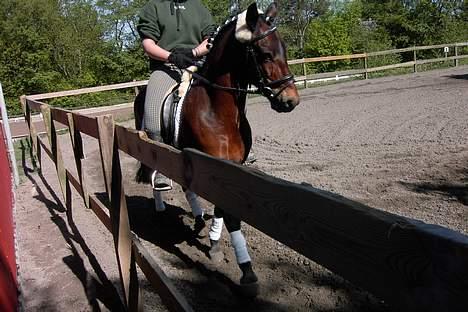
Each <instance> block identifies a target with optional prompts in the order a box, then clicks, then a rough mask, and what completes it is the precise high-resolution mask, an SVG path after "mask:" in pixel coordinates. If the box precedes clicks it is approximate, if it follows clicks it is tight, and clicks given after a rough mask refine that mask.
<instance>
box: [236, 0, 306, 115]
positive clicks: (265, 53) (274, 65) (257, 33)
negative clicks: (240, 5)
mask: <svg viewBox="0 0 468 312" xmlns="http://www.w3.org/2000/svg"><path fill="white" fill-rule="evenodd" d="M277 14H278V8H277V6H276V3H272V4H270V6H269V7H268V9H267V10H266V12H265V13H261V12H259V11H258V9H257V5H256V4H255V3H253V4H251V5H250V6H249V7H248V9H247V10H246V11H245V12H243V13H241V14H240V15H239V18H238V20H237V25H236V33H235V37H236V39H237V40H238V41H239V42H241V43H242V44H244V45H246V48H247V52H248V56H247V57H248V63H249V64H248V68H249V70H251V73H250V76H251V83H252V84H253V85H255V86H256V87H257V88H258V89H259V91H260V92H261V93H262V94H263V95H264V96H265V97H267V98H268V99H269V101H270V104H271V107H272V108H273V109H274V110H275V111H277V112H290V111H292V110H293V109H294V108H295V107H296V106H297V105H298V104H299V95H298V92H297V88H296V86H295V85H294V76H293V75H292V74H291V72H290V70H289V67H288V63H287V59H286V48H285V44H284V42H283V41H282V40H281V37H280V35H279V33H278V32H277V31H276V26H275V19H276V16H277Z"/></svg>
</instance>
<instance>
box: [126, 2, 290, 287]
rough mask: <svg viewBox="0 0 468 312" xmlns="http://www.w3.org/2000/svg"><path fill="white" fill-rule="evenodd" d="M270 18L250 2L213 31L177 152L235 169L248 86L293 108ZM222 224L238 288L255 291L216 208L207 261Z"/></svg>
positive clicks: (227, 219) (245, 133) (244, 143)
mask: <svg viewBox="0 0 468 312" xmlns="http://www.w3.org/2000/svg"><path fill="white" fill-rule="evenodd" d="M276 15H277V7H276V4H272V5H270V6H269V8H268V9H267V11H266V12H265V13H260V12H259V11H258V9H257V6H256V5H255V3H254V4H252V5H250V6H249V8H248V9H247V10H246V11H244V12H243V13H241V14H239V15H238V16H236V17H234V18H232V19H231V20H229V21H227V22H226V23H225V24H224V26H222V27H220V28H218V31H217V33H216V34H214V36H213V38H212V48H211V50H210V52H209V54H208V55H207V56H206V61H205V62H204V64H203V66H202V67H201V68H200V70H199V71H198V72H197V73H195V74H194V75H193V78H194V79H193V82H192V85H191V88H190V89H189V90H188V91H187V94H186V96H185V103H184V106H183V108H182V112H181V121H180V122H181V124H180V137H179V140H178V147H179V148H186V147H191V148H196V149H199V150H201V151H203V152H205V153H207V154H210V155H212V156H215V157H219V158H222V159H226V160H230V161H233V162H235V163H239V164H241V163H243V162H244V161H245V159H246V158H247V155H248V154H249V151H250V148H251V145H252V134H251V129H250V125H249V122H248V120H247V117H246V110H245V103H246V96H247V93H249V92H250V91H249V89H248V85H254V86H256V87H257V91H256V93H259V94H262V95H264V96H265V97H267V98H268V99H269V101H270V104H271V107H272V109H274V110H275V111H277V112H290V111H291V110H293V109H294V107H295V106H296V105H298V104H299V96H298V92H297V89H296V87H295V85H294V83H293V82H294V78H293V75H291V74H290V71H289V68H288V65H287V61H286V50H285V46H284V43H283V41H282V40H281V38H280V36H279V34H278V32H277V31H276V27H275V26H274V23H273V22H274V19H275V17H276ZM143 98H144V97H143ZM137 102H139V103H137ZM135 113H136V123H137V124H136V125H137V128H139V127H140V125H141V120H142V115H143V105H142V103H141V101H136V102H135ZM186 194H187V199H188V200H189V202H190V204H191V205H193V204H195V205H196V203H194V202H195V200H194V194H193V193H192V194H191V193H190V192H187V193H186ZM160 202H161V203H162V200H161V201H160ZM192 209H193V206H192ZM223 221H224V224H225V225H226V227H227V229H228V232H229V233H230V234H231V242H232V245H233V247H234V251H235V254H236V257H237V262H238V264H239V266H240V268H241V270H242V277H241V280H240V284H241V285H242V286H248V285H255V286H256V282H257V277H256V276H255V273H254V272H253V270H252V267H251V262H250V257H249V255H248V252H247V247H246V243H245V239H244V237H243V236H242V233H241V232H240V227H241V226H240V223H241V222H240V220H239V219H237V218H236V217H234V216H232V215H230V214H228V213H227V212H225V211H224V210H223V209H222V207H215V211H214V218H213V221H212V225H211V228H210V232H209V236H210V241H211V250H210V256H211V257H212V258H213V259H217V260H219V259H220V257H222V252H221V249H220V246H219V245H218V240H219V239H220V235H221V229H222V226H223Z"/></svg>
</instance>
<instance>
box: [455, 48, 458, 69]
mask: <svg viewBox="0 0 468 312" xmlns="http://www.w3.org/2000/svg"><path fill="white" fill-rule="evenodd" d="M455 57H458V46H457V45H455ZM455 67H458V59H457V58H456V59H455Z"/></svg>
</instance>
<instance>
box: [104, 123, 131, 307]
mask: <svg viewBox="0 0 468 312" xmlns="http://www.w3.org/2000/svg"><path fill="white" fill-rule="evenodd" d="M96 121H97V126H98V133H99V147H100V150H101V161H102V169H103V173H104V179H105V185H106V190H107V194H108V199H109V200H110V218H111V224H112V235H113V237H114V245H115V250H116V256H117V263H118V265H119V274H120V281H121V285H122V291H123V293H124V299H125V300H124V302H125V304H126V306H127V308H128V309H129V310H130V311H138V310H139V309H140V304H139V286H138V277H137V275H136V274H137V271H136V263H135V256H134V254H133V251H132V236H131V232H130V221H129V219H128V211H127V203H126V199H125V191H124V186H123V183H122V170H121V168H120V157H119V150H118V147H117V142H116V140H115V138H114V133H115V131H114V120H113V118H112V116H111V115H106V116H100V117H97V118H96Z"/></svg>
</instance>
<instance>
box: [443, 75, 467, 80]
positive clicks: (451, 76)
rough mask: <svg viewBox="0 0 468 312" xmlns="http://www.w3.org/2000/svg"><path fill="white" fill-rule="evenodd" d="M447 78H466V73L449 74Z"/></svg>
mask: <svg viewBox="0 0 468 312" xmlns="http://www.w3.org/2000/svg"><path fill="white" fill-rule="evenodd" d="M448 77H449V78H453V79H463V80H468V74H461V75H450V76H448Z"/></svg>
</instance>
